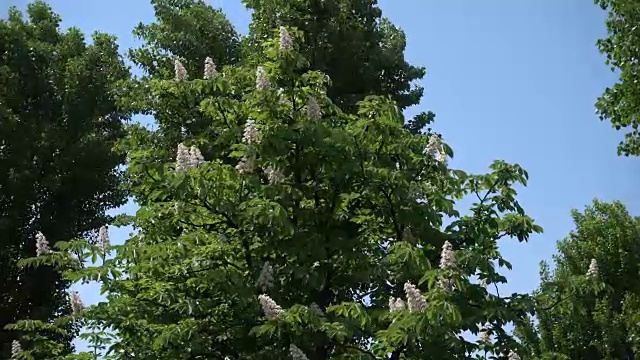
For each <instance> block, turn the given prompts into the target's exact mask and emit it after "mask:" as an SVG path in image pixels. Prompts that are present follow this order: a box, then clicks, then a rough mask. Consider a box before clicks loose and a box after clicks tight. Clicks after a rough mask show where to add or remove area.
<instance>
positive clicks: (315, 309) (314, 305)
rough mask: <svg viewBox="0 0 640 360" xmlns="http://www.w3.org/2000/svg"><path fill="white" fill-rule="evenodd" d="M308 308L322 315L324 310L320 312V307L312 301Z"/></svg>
mask: <svg viewBox="0 0 640 360" xmlns="http://www.w3.org/2000/svg"><path fill="white" fill-rule="evenodd" d="M309 310H311V311H313V312H314V313H316V314H318V315H320V316H324V312H322V309H321V308H320V306H318V304H316V303H312V304H311V305H309Z"/></svg>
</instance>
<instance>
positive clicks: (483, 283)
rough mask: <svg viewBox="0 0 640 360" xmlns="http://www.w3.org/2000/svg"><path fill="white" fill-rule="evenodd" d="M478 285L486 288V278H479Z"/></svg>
mask: <svg viewBox="0 0 640 360" xmlns="http://www.w3.org/2000/svg"><path fill="white" fill-rule="evenodd" d="M479 285H480V286H482V287H483V288H485V289H486V288H487V279H480V283H479Z"/></svg>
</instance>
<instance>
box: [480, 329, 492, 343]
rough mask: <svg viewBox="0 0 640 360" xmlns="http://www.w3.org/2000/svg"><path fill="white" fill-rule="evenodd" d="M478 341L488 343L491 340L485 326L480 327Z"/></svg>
mask: <svg viewBox="0 0 640 360" xmlns="http://www.w3.org/2000/svg"><path fill="white" fill-rule="evenodd" d="M479 341H480V343H482V344H489V343H490V342H491V334H489V329H488V328H487V326H486V325H485V326H483V327H482V329H480V340H479Z"/></svg>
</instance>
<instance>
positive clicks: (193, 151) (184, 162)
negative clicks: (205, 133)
mask: <svg viewBox="0 0 640 360" xmlns="http://www.w3.org/2000/svg"><path fill="white" fill-rule="evenodd" d="M204 162H205V161H204V157H203V156H202V153H201V152H200V149H198V148H197V147H196V146H195V145H194V146H191V148H189V147H187V146H186V145H184V144H182V143H180V144H178V151H177V153H176V170H178V171H185V170H188V169H189V168H192V167H198V166H200V165H202V164H204Z"/></svg>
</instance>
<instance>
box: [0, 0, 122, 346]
mask: <svg viewBox="0 0 640 360" xmlns="http://www.w3.org/2000/svg"><path fill="white" fill-rule="evenodd" d="M60 22H61V19H60V17H59V16H58V15H56V14H55V13H53V12H52V10H51V8H50V7H49V6H48V5H46V4H45V3H43V2H41V1H38V2H35V3H32V4H30V5H29V6H28V7H27V11H26V17H23V14H22V13H21V12H20V11H18V10H17V9H16V8H11V9H10V10H9V13H8V16H7V18H6V19H3V20H1V21H0V169H2V170H3V176H2V178H1V179H0V211H1V216H0V233H2V237H1V238H0V247H1V248H2V251H1V252H0V269H2V271H1V272H0V277H1V278H0V283H1V284H2V286H0V299H1V300H2V301H0V357H2V358H8V357H9V353H10V347H11V340H12V339H15V338H16V334H14V333H12V332H8V331H5V330H4V326H5V325H7V324H10V323H12V322H14V321H16V320H17V319H24V318H30V319H37V320H42V321H48V320H50V319H52V318H54V317H56V316H58V315H59V314H64V313H68V312H69V311H70V309H69V306H68V301H67V297H66V292H65V290H66V288H67V287H68V285H69V282H68V281H66V280H65V279H63V278H61V276H60V274H59V273H58V272H57V270H55V269H54V268H51V267H41V268H38V269H36V270H26V271H23V270H21V269H20V268H19V267H18V266H17V262H18V261H19V260H20V259H24V258H26V257H30V256H32V255H33V254H34V251H35V249H36V234H37V233H38V232H39V231H41V232H43V233H46V234H47V235H46V236H47V239H48V241H49V242H51V243H52V244H54V243H56V242H57V241H58V240H67V239H70V238H73V237H77V236H88V237H91V235H92V232H93V231H94V230H95V229H97V228H98V227H100V226H101V225H103V224H105V223H107V222H109V221H110V220H109V218H108V217H107V216H106V215H105V211H106V210H108V209H111V208H114V207H117V206H119V205H121V204H123V203H124V201H125V198H126V196H125V193H124V192H123V191H122V190H121V189H120V188H119V183H120V179H121V173H120V171H119V170H118V166H119V165H121V164H123V163H124V156H123V155H122V154H119V153H117V152H114V151H113V150H112V147H113V145H114V144H115V142H116V140H118V139H120V138H122V137H123V136H124V134H125V132H124V129H123V120H124V119H126V114H124V113H123V112H122V111H121V110H120V109H119V108H118V107H117V106H116V105H115V98H116V97H117V96H118V93H117V89H118V88H119V87H118V86H117V83H118V82H119V81H122V80H126V79H127V78H128V77H129V72H128V70H127V68H126V67H125V66H124V63H123V59H122V58H121V57H120V55H119V54H118V46H117V44H116V41H115V38H113V37H112V36H109V35H107V34H103V33H96V34H94V36H93V41H92V44H91V45H88V44H87V43H86V41H85V37H84V35H83V34H82V33H81V32H80V30H78V29H76V28H70V29H68V30H67V31H65V32H63V31H62V30H61V29H60ZM76 330H77V329H76ZM72 333H73V332H72ZM71 338H72V336H71V337H62V338H60V339H59V341H60V343H61V344H62V345H65V346H66V347H67V351H70V340H71Z"/></svg>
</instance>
